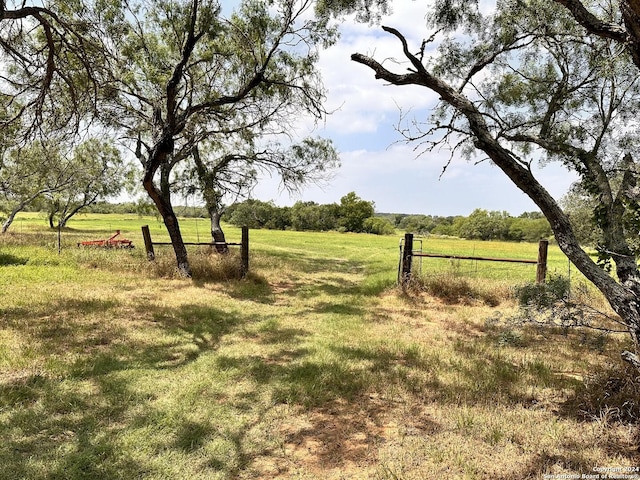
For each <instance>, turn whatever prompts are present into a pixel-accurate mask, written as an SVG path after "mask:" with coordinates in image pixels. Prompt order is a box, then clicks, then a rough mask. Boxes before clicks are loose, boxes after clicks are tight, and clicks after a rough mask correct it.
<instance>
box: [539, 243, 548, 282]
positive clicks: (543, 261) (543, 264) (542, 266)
mask: <svg viewBox="0 0 640 480" xmlns="http://www.w3.org/2000/svg"><path fill="white" fill-rule="evenodd" d="M548 251H549V240H540V243H538V268H537V270H536V283H537V284H539V285H542V284H543V283H545V281H546V279H547V252H548Z"/></svg>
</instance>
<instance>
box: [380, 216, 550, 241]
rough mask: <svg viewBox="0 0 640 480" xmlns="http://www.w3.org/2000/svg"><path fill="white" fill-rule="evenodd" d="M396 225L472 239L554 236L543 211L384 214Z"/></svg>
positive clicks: (402, 227) (521, 238)
mask: <svg viewBox="0 0 640 480" xmlns="http://www.w3.org/2000/svg"><path fill="white" fill-rule="evenodd" d="M389 217H391V218H393V221H394V225H395V227H396V228H397V229H399V230H402V231H406V232H414V233H418V234H422V235H424V234H433V235H447V236H451V237H460V238H466V239H469V240H506V241H516V242H537V241H538V240H540V239H543V238H549V237H551V236H552V232H551V226H550V225H549V222H548V221H547V220H546V218H544V216H543V215H542V213H540V212H525V213H523V214H521V215H519V216H517V217H512V216H511V215H509V213H507V212H499V211H487V210H483V209H480V208H477V209H475V210H474V211H473V212H472V213H471V214H470V215H469V216H468V217H464V216H460V215H458V216H454V217H452V216H449V217H441V216H433V215H402V214H401V215H397V214H391V215H385V218H389Z"/></svg>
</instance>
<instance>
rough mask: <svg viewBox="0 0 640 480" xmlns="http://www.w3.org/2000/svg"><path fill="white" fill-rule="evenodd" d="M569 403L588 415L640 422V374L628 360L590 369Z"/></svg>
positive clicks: (596, 417) (586, 417)
mask: <svg viewBox="0 0 640 480" xmlns="http://www.w3.org/2000/svg"><path fill="white" fill-rule="evenodd" d="M567 404H568V405H569V406H570V408H571V409H572V410H573V409H576V410H577V411H579V412H580V413H581V415H582V416H583V417H584V418H585V419H606V420H607V422H608V423H612V422H624V423H632V424H640V376H638V372H637V371H636V370H635V369H634V368H632V367H631V366H629V365H627V364H626V363H625V364H622V363H615V364H611V365H609V366H607V367H605V368H603V369H601V370H600V371H598V372H592V373H589V374H588V375H587V376H586V377H585V381H584V384H583V385H582V386H581V387H580V388H579V389H578V390H577V391H576V393H575V396H574V397H573V398H572V399H571V400H570V401H568V402H567Z"/></svg>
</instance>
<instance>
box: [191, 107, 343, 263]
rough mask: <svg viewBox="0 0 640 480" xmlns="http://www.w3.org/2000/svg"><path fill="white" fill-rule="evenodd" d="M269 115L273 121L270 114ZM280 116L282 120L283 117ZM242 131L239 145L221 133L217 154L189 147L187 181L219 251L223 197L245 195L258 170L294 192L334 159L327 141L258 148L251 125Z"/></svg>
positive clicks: (319, 178)
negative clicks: (201, 201)
mask: <svg viewBox="0 0 640 480" xmlns="http://www.w3.org/2000/svg"><path fill="white" fill-rule="evenodd" d="M281 105H282V104H281ZM278 113H279V114H278V115H277V117H278V118H279V117H281V116H282V114H283V113H284V108H282V107H279V109H278ZM263 120H264V119H263ZM269 120H270V121H273V120H275V116H274V117H272V118H270V119H269ZM283 120H284V121H283V123H285V122H286V120H287V119H286V118H285V119H283ZM263 123H264V122H263ZM278 123H280V122H278ZM247 130H249V131H247ZM242 133H243V135H242V137H243V139H244V142H242V143H243V145H242V146H240V145H236V146H235V147H234V148H230V147H229V146H228V143H229V142H228V140H229V139H228V136H226V137H227V138H226V140H227V142H225V143H224V144H223V142H216V147H217V148H216V149H215V154H216V155H211V154H210V155H208V157H209V158H208V159H205V158H203V156H202V155H201V154H200V151H201V149H200V147H199V146H198V145H194V147H193V148H192V155H193V160H194V164H195V169H193V170H192V171H191V172H192V173H191V175H194V174H195V176H196V179H195V181H193V180H191V181H188V182H187V183H188V185H189V190H190V193H194V192H195V191H196V189H195V188H193V187H194V185H195V186H198V188H197V191H198V192H200V193H201V195H202V197H203V199H204V201H205V205H206V208H207V212H208V214H209V219H210V221H211V238H212V240H213V242H216V243H217V245H216V247H217V248H218V251H219V252H225V251H226V250H227V248H226V245H225V244H224V243H225V242H226V240H225V236H224V232H223V230H222V227H221V225H220V219H221V218H222V214H223V213H224V208H225V206H224V199H225V197H229V196H231V197H232V198H233V199H237V198H239V197H246V196H247V195H248V194H249V193H250V191H251V190H252V189H253V187H254V186H255V184H256V183H257V181H258V173H259V172H260V171H262V172H263V173H271V172H275V173H276V174H278V175H279V176H280V178H281V180H282V185H283V186H284V187H285V188H286V189H287V190H289V191H298V190H299V189H300V188H301V187H302V186H303V185H305V184H308V183H318V182H321V181H322V180H324V179H325V178H327V176H328V175H329V173H330V170H331V169H332V168H334V167H335V166H337V165H338V164H339V160H338V156H337V153H336V151H335V149H334V148H333V146H332V144H331V142H330V141H328V140H323V139H317V138H305V139H304V140H303V141H302V142H300V143H298V144H294V145H291V146H289V147H288V148H286V149H285V148H283V147H282V146H281V145H279V144H273V145H267V146H266V147H264V148H262V149H261V150H258V149H257V148H256V140H259V137H261V136H262V135H261V133H260V132H255V131H253V129H245V131H243V132H242ZM220 145H224V147H225V149H226V150H227V152H228V153H226V154H225V153H224V152H221V151H220ZM221 244H222V245H221Z"/></svg>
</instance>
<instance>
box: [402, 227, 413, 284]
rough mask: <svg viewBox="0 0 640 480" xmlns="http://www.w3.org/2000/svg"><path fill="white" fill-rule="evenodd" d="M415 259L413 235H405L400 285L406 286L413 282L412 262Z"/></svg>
mask: <svg viewBox="0 0 640 480" xmlns="http://www.w3.org/2000/svg"><path fill="white" fill-rule="evenodd" d="M412 257H413V233H405V234H404V247H403V249H402V270H401V272H400V283H401V284H402V285H403V286H404V285H406V284H407V283H408V282H409V280H411V260H412Z"/></svg>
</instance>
